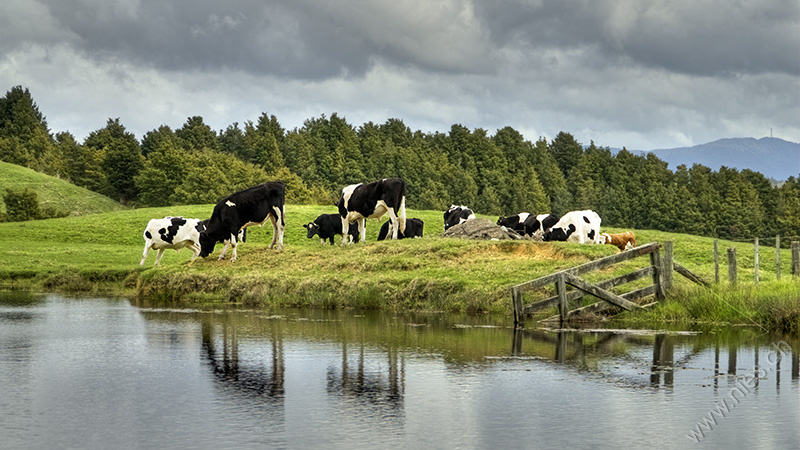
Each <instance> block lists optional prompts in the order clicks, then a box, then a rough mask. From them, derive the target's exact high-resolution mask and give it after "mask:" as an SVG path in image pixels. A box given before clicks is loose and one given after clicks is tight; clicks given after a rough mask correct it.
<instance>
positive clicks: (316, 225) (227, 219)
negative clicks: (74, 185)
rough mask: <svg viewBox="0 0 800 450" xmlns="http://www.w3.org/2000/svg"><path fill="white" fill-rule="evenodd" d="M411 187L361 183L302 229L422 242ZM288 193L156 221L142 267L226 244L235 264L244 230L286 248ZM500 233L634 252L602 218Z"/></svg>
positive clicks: (345, 238)
mask: <svg viewBox="0 0 800 450" xmlns="http://www.w3.org/2000/svg"><path fill="white" fill-rule="evenodd" d="M405 191H406V186H405V182H404V181H403V180H401V179H398V178H384V179H382V180H378V181H374V182H372V183H359V184H353V185H349V186H346V187H344V188H343V189H342V193H341V196H340V198H339V201H337V202H336V203H335V204H334V205H335V206H336V207H337V208H338V213H333V214H320V215H319V216H318V217H317V218H316V219H314V221H313V222H310V223H307V224H304V225H303V228H305V229H306V230H307V237H308V238H309V239H311V238H313V237H314V236H318V237H319V239H320V243H322V244H325V242H326V241H329V242H330V244H331V245H332V244H333V243H334V237H335V236H341V237H342V241H341V242H342V244H344V243H353V242H364V241H365V240H366V226H365V221H366V219H373V218H374V219H379V220H380V218H382V217H383V216H384V215H386V214H388V215H389V220H388V221H386V222H385V223H384V224H383V225H382V226H381V228H380V231H379V233H378V240H379V241H380V240H384V239H387V238H391V239H404V238H415V237H422V232H423V226H424V223H423V221H422V220H421V219H417V218H406V197H405ZM285 196H286V186H285V185H284V184H283V183H282V182H279V181H275V182H267V183H264V184H259V185H257V186H253V187H251V188H248V189H245V190H242V191H239V192H236V193H233V194H231V195H229V196H227V197H225V198H223V199H222V200H220V201H219V202H218V203H217V204H216V205H215V206H214V209H213V211H212V213H211V217H210V218H208V219H205V220H200V219H186V218H183V217H171V216H167V217H164V218H162V219H152V220H150V222H149V223H148V224H147V227H146V228H145V230H144V240H145V246H144V253H143V255H142V260H141V261H140V262H139V265H143V264H144V261H145V259H146V258H147V255H148V253H149V252H150V250H151V249H153V250H158V254H157V256H156V261H155V265H158V262H159V261H160V260H161V256H162V255H163V253H164V250H166V249H173V250H175V251H178V250H180V249H182V248H188V249H190V250H191V251H192V252H193V253H194V255H193V256H192V261H194V260H195V258H197V256H198V255H199V256H201V257H203V258H205V257H207V256H208V255H210V254H211V253H212V252H213V251H214V248H215V247H216V245H217V244H218V243H222V244H223V247H222V252H221V253H220V256H219V259H223V258H224V257H225V254H226V252H227V250H228V247H229V246H230V247H232V249H233V255H232V256H231V261H236V259H237V257H238V255H237V252H236V247H237V244H238V243H239V242H244V240H245V238H246V228H247V227H249V226H253V225H259V226H263V225H264V224H265V223H266V222H267V221H268V220H269V221H270V222H271V223H272V230H273V233H272V243H271V244H270V245H269V248H275V249H278V250H279V249H281V248H282V247H283V234H284V229H285V227H286V223H285V217H286V215H285V212H284V201H285ZM474 218H475V213H473V211H472V210H471V209H470V208H468V207H466V206H463V205H452V206H450V208H449V209H448V210H447V211H445V213H444V217H443V219H444V229H445V230H447V229H448V228H450V227H453V226H455V225H458V224H461V223H464V222H466V221H468V220H471V219H474ZM497 225H499V226H501V227H505V228H506V229H510V230H514V231H515V232H517V233H519V234H520V235H523V236H532V237H533V238H535V239H537V240H543V241H568V242H579V243H581V244H611V245H615V246H617V247H618V248H619V249H620V250H625V249H627V248H630V247H633V246H635V245H636V238H635V237H634V236H633V233H631V232H626V233H622V234H608V233H602V234H601V233H600V216H599V215H597V213H595V212H594V211H591V210H584V211H571V212H568V213H567V214H564V215H563V216H562V217H560V218H559V217H558V216H555V215H553V214H539V215H533V214H529V213H519V214H516V215H514V216H511V217H500V218H499V219H498V220H497Z"/></svg>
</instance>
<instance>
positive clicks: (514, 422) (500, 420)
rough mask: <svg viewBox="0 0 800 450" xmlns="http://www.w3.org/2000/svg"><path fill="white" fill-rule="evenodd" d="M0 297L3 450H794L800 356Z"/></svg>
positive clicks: (749, 342) (678, 343) (590, 333)
mask: <svg viewBox="0 0 800 450" xmlns="http://www.w3.org/2000/svg"><path fill="white" fill-rule="evenodd" d="M510 322H511V319H507V318H475V317H468V316H464V317H461V316H452V315H445V314H430V315H423V314H419V315H393V314H387V313H363V312H353V311H338V312H337V311H301V310H285V311H283V310H281V311H278V310H269V311H262V310H249V311H242V310H214V311H204V310H189V309H178V308H165V307H149V306H147V305H135V304H132V303H131V302H130V301H128V300H125V299H103V298H65V297H61V296H57V295H31V294H21V293H0V392H2V395H0V436H2V443H0V448H9V449H12V448H13V449H24V448H37V449H40V448H60V449H64V448H81V449H95V448H96V449H108V448H117V449H124V448H160V449H171V448H176V449H177V448H180V449H188V448H259V449H263V448H347V449H352V448H392V447H394V448H568V447H575V448H609V447H619V448H650V447H652V448H687V446H690V445H692V446H693V445H697V444H698V443H699V444H701V445H703V446H711V447H718V448H722V447H728V448H744V447H758V448H796V447H797V445H798V442H800V427H798V425H800V401H798V399H799V398H800V360H799V359H798V355H800V339H798V337H796V336H783V335H774V334H769V333H767V332H765V331H763V330H760V329H756V328H742V327H738V328H719V329H702V330H688V331H686V330H683V331H678V330H667V329H663V328H659V329H656V330H619V329H586V330H572V331H562V332H559V331H556V330H547V329H526V330H524V331H515V330H514V329H513V327H512V324H511V323H510Z"/></svg>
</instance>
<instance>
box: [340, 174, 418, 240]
mask: <svg viewBox="0 0 800 450" xmlns="http://www.w3.org/2000/svg"><path fill="white" fill-rule="evenodd" d="M336 206H337V207H338V208H339V216H340V217H341V220H342V244H344V243H345V242H346V236H347V231H348V229H349V227H350V224H351V223H358V235H359V242H364V241H366V228H365V221H366V219H380V218H381V217H383V216H384V214H386V213H389V220H391V221H392V223H397V224H398V226H397V227H392V239H397V234H398V232H399V233H402V232H404V231H405V229H406V183H405V182H404V181H403V180H401V179H399V178H384V179H382V180H378V181H373V182H372V183H367V184H363V183H359V184H351V185H350V186H345V188H344V189H342V196H341V197H340V198H339V201H338V202H337V203H336Z"/></svg>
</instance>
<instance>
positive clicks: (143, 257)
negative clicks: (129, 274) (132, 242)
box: [139, 242, 150, 266]
mask: <svg viewBox="0 0 800 450" xmlns="http://www.w3.org/2000/svg"><path fill="white" fill-rule="evenodd" d="M148 253H150V242H145V243H144V253H142V260H141V261H139V265H140V266H142V265H144V260H145V259H147V254H148Z"/></svg>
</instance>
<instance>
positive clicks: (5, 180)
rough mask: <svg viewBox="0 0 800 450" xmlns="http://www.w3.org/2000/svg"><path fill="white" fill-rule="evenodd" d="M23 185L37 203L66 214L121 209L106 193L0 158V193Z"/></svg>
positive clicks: (1, 205) (0, 205)
mask: <svg viewBox="0 0 800 450" xmlns="http://www.w3.org/2000/svg"><path fill="white" fill-rule="evenodd" d="M26 188H27V189H30V190H32V191H34V192H36V194H37V196H38V198H39V205H40V206H41V207H43V208H51V209H54V210H56V211H63V212H64V213H67V214H70V215H76V216H79V215H85V214H95V213H102V212H109V211H119V210H122V209H125V207H124V206H122V205H120V204H119V203H117V202H115V201H114V200H111V199H110V198H108V197H105V196H103V195H100V194H98V193H96V192H92V191H89V190H86V189H84V188H81V187H78V186H75V185H74V184H71V183H69V182H67V181H64V180H62V179H59V178H56V177H51V176H50V175H45V174H43V173H39V172H36V171H35V170H31V169H28V168H25V167H22V166H17V165H15V164H9V163H5V162H0V196H2V195H4V194H5V191H6V189H12V190H22V189H26ZM5 209H6V205H5V203H4V202H2V201H0V212H2V213H5Z"/></svg>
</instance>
